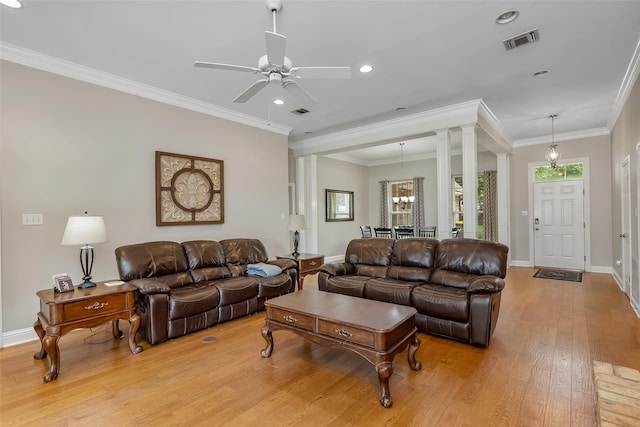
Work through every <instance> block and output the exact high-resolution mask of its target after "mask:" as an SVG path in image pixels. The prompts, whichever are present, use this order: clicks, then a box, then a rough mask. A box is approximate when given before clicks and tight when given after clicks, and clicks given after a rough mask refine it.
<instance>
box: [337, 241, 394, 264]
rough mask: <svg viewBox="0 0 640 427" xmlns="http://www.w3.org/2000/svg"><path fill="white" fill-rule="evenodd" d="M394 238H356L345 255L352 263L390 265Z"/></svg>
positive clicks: (347, 260)
mask: <svg viewBox="0 0 640 427" xmlns="http://www.w3.org/2000/svg"><path fill="white" fill-rule="evenodd" d="M393 242H395V240H393V239H354V240H352V241H351V242H349V245H348V246H347V251H346V254H345V257H344V260H345V261H346V262H349V263H351V264H364V265H379V266H385V267H386V266H388V265H390V264H391V253H392V252H393Z"/></svg>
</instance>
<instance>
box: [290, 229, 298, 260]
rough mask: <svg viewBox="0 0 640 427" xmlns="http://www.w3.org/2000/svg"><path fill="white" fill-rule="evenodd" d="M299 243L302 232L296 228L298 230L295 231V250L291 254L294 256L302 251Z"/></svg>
mask: <svg viewBox="0 0 640 427" xmlns="http://www.w3.org/2000/svg"><path fill="white" fill-rule="evenodd" d="M299 243H300V233H299V232H298V230H296V232H295V233H293V252H292V253H291V255H293V256H298V255H300V253H299V252H298V244H299Z"/></svg>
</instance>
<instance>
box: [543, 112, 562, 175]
mask: <svg viewBox="0 0 640 427" xmlns="http://www.w3.org/2000/svg"><path fill="white" fill-rule="evenodd" d="M549 117H550V118H551V145H549V149H548V150H547V154H546V156H545V157H546V158H547V161H548V162H549V168H550V169H555V168H557V167H558V160H560V157H562V155H561V154H560V151H558V145H557V144H556V143H555V140H554V135H553V134H554V129H553V122H554V120H555V119H556V118H557V117H558V116H557V115H556V114H552V115H550V116H549Z"/></svg>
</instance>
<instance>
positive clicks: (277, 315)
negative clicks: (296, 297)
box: [269, 308, 313, 331]
mask: <svg viewBox="0 0 640 427" xmlns="http://www.w3.org/2000/svg"><path fill="white" fill-rule="evenodd" d="M269 318H270V319H271V320H275V321H277V322H283V323H287V324H289V325H292V326H295V327H296V328H300V329H306V330H309V331H311V330H313V317H311V316H305V315H304V314H300V313H295V312H291V311H288V310H280V309H278V308H271V309H270V311H269Z"/></svg>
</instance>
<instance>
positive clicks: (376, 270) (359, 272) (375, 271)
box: [355, 264, 389, 278]
mask: <svg viewBox="0 0 640 427" xmlns="http://www.w3.org/2000/svg"><path fill="white" fill-rule="evenodd" d="M355 269H356V276H367V277H380V278H382V277H387V272H388V271H389V267H385V266H382V265H367V264H356V265H355Z"/></svg>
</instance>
